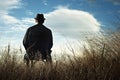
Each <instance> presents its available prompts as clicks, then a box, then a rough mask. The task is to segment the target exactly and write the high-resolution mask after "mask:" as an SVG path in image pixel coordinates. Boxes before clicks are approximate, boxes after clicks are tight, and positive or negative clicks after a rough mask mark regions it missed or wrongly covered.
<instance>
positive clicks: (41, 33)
mask: <svg viewBox="0 0 120 80" xmlns="http://www.w3.org/2000/svg"><path fill="white" fill-rule="evenodd" d="M23 44H24V46H25V48H26V49H27V48H29V47H31V49H32V50H34V51H36V50H39V51H45V50H50V49H51V48H52V45H53V42H52V33H51V30H50V29H48V28H46V27H45V26H44V25H40V24H37V25H34V26H32V27H30V28H29V29H28V30H27V33H26V35H25V38H24V40H23Z"/></svg>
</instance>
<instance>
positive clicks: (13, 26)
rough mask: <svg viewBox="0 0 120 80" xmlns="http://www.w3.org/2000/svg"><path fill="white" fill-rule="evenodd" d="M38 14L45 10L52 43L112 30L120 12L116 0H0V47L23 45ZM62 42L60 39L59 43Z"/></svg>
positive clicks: (118, 2)
mask: <svg viewBox="0 0 120 80" xmlns="http://www.w3.org/2000/svg"><path fill="white" fill-rule="evenodd" d="M37 13H44V14H45V17H46V22H45V25H46V26H47V27H49V28H50V29H51V30H52V31H53V35H54V43H55V44H56V45H58V44H61V43H63V42H64V41H65V40H66V39H65V38H68V39H71V40H73V41H74V39H76V38H77V37H79V36H78V35H80V33H81V32H86V31H87V32H89V31H93V32H99V31H100V30H101V29H109V28H110V29H115V28H116V27H117V26H114V23H115V21H117V17H119V15H120V1H119V0H0V15H1V17H0V21H1V22H0V41H1V43H0V46H5V45H6V44H8V43H11V44H13V45H17V46H18V45H22V39H23V36H24V34H25V32H26V30H27V28H28V27H30V26H32V25H34V24H35V22H34V17H35V16H36V14H37ZM62 41H63V42H62Z"/></svg>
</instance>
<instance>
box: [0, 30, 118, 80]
mask: <svg viewBox="0 0 120 80" xmlns="http://www.w3.org/2000/svg"><path fill="white" fill-rule="evenodd" d="M87 42H88V44H89V46H88V47H87V48H86V47H84V52H83V57H75V56H74V57H72V58H71V57H70V56H67V60H65V59H64V58H63V59H62V58H61V60H57V61H55V62H54V63H53V64H52V65H49V64H44V63H42V62H40V63H38V64H37V65H36V66H35V67H32V68H30V67H29V68H28V67H26V65H25V64H24V62H23V61H22V60H21V61H19V60H20V59H18V57H17V56H15V54H17V52H16V51H13V52H11V51H10V46H8V48H7V49H6V50H4V51H3V52H1V54H2V57H1V58H0V80H120V32H119V31H118V32H116V33H112V34H111V35H107V36H106V35H104V36H98V37H95V38H92V39H88V40H87ZM21 52H22V51H21ZM11 54H14V55H11ZM74 54H75V53H74ZM63 56H64V55H63Z"/></svg>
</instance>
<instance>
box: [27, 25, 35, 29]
mask: <svg viewBox="0 0 120 80" xmlns="http://www.w3.org/2000/svg"><path fill="white" fill-rule="evenodd" d="M35 26H37V25H33V26H30V27H29V28H28V30H31V29H33V28H35Z"/></svg>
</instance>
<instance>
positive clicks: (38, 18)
mask: <svg viewBox="0 0 120 80" xmlns="http://www.w3.org/2000/svg"><path fill="white" fill-rule="evenodd" d="M35 20H36V22H38V23H40V24H43V23H44V20H45V18H44V15H43V14H37V15H36V17H35Z"/></svg>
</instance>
